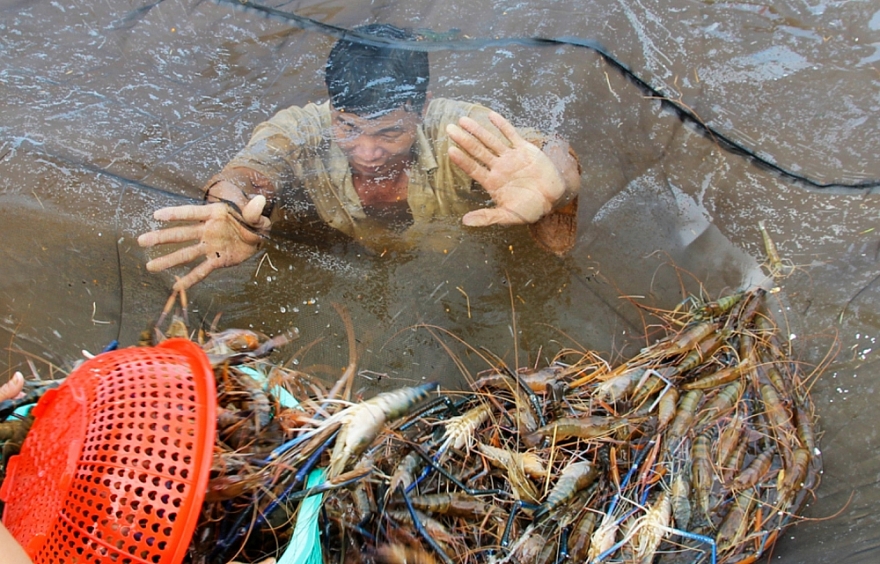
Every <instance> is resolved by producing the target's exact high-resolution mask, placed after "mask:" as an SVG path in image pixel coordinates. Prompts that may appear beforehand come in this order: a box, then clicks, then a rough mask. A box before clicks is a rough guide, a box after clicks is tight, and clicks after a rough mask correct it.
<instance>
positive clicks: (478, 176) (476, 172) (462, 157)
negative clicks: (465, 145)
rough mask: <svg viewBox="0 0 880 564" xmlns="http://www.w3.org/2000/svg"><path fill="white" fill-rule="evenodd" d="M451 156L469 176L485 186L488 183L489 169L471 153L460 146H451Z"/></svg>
mask: <svg viewBox="0 0 880 564" xmlns="http://www.w3.org/2000/svg"><path fill="white" fill-rule="evenodd" d="M449 158H450V159H451V160H452V162H453V163H455V164H456V165H457V166H458V167H459V168H460V169H461V170H463V171H464V172H465V174H467V175H468V176H470V177H471V178H473V179H474V180H476V181H477V182H479V183H480V184H482V185H483V186H484V187H485V185H486V179H487V178H488V176H489V171H487V170H486V169H485V168H483V166H481V165H480V163H478V162H477V161H475V160H474V159H473V157H471V156H470V155H468V154H467V153H465V152H464V151H462V150H461V149H459V148H458V147H450V148H449Z"/></svg>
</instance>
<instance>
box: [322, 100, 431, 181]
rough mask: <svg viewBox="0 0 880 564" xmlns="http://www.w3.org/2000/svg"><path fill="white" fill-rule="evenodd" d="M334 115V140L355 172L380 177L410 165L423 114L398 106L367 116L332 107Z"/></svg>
mask: <svg viewBox="0 0 880 564" xmlns="http://www.w3.org/2000/svg"><path fill="white" fill-rule="evenodd" d="M332 118H333V140H334V141H336V143H337V144H338V145H339V148H340V149H342V152H343V153H345V156H346V157H348V163H349V165H350V166H351V169H352V171H353V172H356V173H359V174H361V175H363V176H366V177H370V178H378V177H381V176H385V175H387V174H389V173H390V172H392V171H394V170H395V169H398V168H399V167H401V166H406V165H407V164H409V161H410V159H411V157H412V147H413V144H414V143H415V142H416V131H417V129H418V126H419V124H420V123H421V115H420V114H419V113H417V112H412V111H407V110H405V109H404V108H398V109H396V110H394V111H393V112H390V113H387V114H384V115H381V116H379V117H375V118H371V119H367V118H362V117H360V116H358V115H356V114H353V113H350V112H339V111H336V110H332Z"/></svg>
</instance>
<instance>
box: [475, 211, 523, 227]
mask: <svg viewBox="0 0 880 564" xmlns="http://www.w3.org/2000/svg"><path fill="white" fill-rule="evenodd" d="M461 222H462V223H463V224H464V225H466V226H468V227H486V226H488V225H520V224H522V223H527V222H526V221H525V220H524V219H523V218H522V216H520V215H517V214H516V213H514V212H512V211H510V210H508V209H505V208H485V209H481V210H474V211H471V212H468V213H466V214H464V216H463V217H462V218H461Z"/></svg>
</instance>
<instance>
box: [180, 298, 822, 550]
mask: <svg viewBox="0 0 880 564" xmlns="http://www.w3.org/2000/svg"><path fill="white" fill-rule="evenodd" d="M764 302H765V292H764V291H763V290H760V289H755V290H749V291H741V292H737V293H735V294H732V295H729V296H725V297H723V298H721V299H719V300H717V301H713V302H700V303H696V304H693V305H692V306H691V307H689V308H684V309H682V310H681V311H676V312H672V313H664V314H663V316H661V318H660V327H661V328H662V329H663V331H664V332H665V335H664V336H663V338H661V339H660V340H658V341H656V342H655V343H654V344H653V345H651V346H649V347H647V348H645V349H643V350H642V351H641V352H640V353H639V354H637V355H635V356H634V357H632V358H630V359H628V360H626V361H625V362H622V363H619V364H617V365H612V364H610V363H609V362H607V361H606V360H603V359H602V358H601V356H600V355H599V354H597V353H594V352H591V351H586V352H585V351H573V350H567V349H566V350H563V351H560V353H559V354H558V355H557V357H556V358H555V359H554V361H553V362H552V363H551V364H549V365H548V366H546V367H544V368H541V369H532V370H514V369H511V368H510V367H508V366H507V365H505V363H504V362H503V361H502V360H501V359H498V358H495V359H493V361H492V364H493V366H492V368H491V369H489V370H487V371H485V372H484V373H481V374H478V375H477V378H476V379H475V381H474V382H473V384H472V389H471V390H467V391H450V390H439V389H438V387H437V386H436V385H434V384H430V383H427V384H423V385H419V386H414V387H408V388H402V389H399V390H395V391H391V392H385V393H380V394H378V395H376V396H375V397H372V398H370V399H366V400H362V401H357V402H352V401H351V398H350V397H349V396H350V393H351V392H350V389H351V381H352V377H353V375H354V372H355V365H356V357H355V355H354V352H353V351H354V349H352V351H351V355H352V358H351V364H350V365H349V367H348V369H347V370H346V372H345V374H344V375H343V377H342V378H341V379H340V380H339V382H337V383H336V385H335V386H333V387H332V388H331V389H327V388H326V387H325V386H324V385H323V384H322V383H321V381H320V380H318V379H315V378H312V377H310V376H308V375H306V374H303V373H301V372H298V371H296V370H293V369H290V368H287V367H285V366H283V365H280V366H279V365H276V364H272V363H270V362H269V361H268V360H266V359H265V358H261V356H262V355H263V354H264V353H265V352H266V350H268V349H271V347H267V346H266V344H265V341H263V342H262V344H260V339H259V338H254V339H252V340H251V343H250V344H248V345H238V346H237V347H233V350H230V349H229V347H225V349H224V348H222V347H221V349H223V350H220V351H218V347H217V342H214V343H213V344H211V343H212V341H210V340H209V341H208V342H206V343H205V347H206V351H207V352H209V356H210V357H211V358H212V362H213V363H214V370H215V375H216V378H217V384H218V386H217V389H218V401H219V406H220V410H219V416H218V434H217V443H216V448H215V456H214V467H213V469H212V475H211V480H210V484H209V489H208V492H207V496H206V500H205V503H204V507H203V512H202V518H201V520H200V522H199V525H198V528H197V530H196V532H195V534H194V537H193V539H192V543H191V546H190V557H189V561H191V562H194V563H202V562H211V563H213V562H228V561H230V560H232V559H235V560H239V561H246V562H256V561H259V560H260V559H262V558H266V557H272V556H275V557H277V556H279V555H280V554H282V552H283V550H284V548H285V546H286V545H287V544H288V542H289V540H290V537H291V532H292V531H293V529H294V524H296V521H297V520H298V519H299V518H300V512H299V509H300V508H301V507H302V505H303V503H304V500H307V499H313V496H320V497H319V498H318V499H320V500H321V508H320V511H319V513H318V518H317V522H318V525H317V530H318V533H319V536H320V543H321V547H322V551H323V558H324V561H325V562H346V563H349V562H350V563H356V562H385V563H389V564H393V563H398V562H409V563H414V562H415V563H423V564H430V563H435V562H442V563H444V564H449V563H477V562H497V563H501V562H521V563H526V562H528V563H539V564H548V563H560V562H563V561H565V560H568V559H571V560H572V561H574V562H635V563H650V562H707V563H713V564H714V563H728V562H730V563H733V562H736V563H747V562H753V561H755V560H757V559H758V558H759V557H761V556H762V555H764V554H766V553H767V552H768V550H769V549H770V548H771V547H772V545H773V543H774V542H775V540H776V538H777V537H778V535H779V533H780V532H781V531H782V530H783V529H785V528H786V527H787V526H789V525H791V524H793V523H794V522H796V521H797V520H798V517H797V512H798V511H799V509H800V508H801V506H802V504H803V501H804V498H805V496H806V495H807V493H808V492H809V491H810V490H811V489H813V488H815V487H816V485H817V480H818V475H819V469H820V451H819V450H818V448H817V444H816V436H815V430H814V428H815V416H814V414H813V408H812V404H811V401H810V398H809V393H808V385H807V384H808V383H807V380H808V379H809V377H810V375H805V374H804V373H803V372H802V371H803V366H802V365H801V364H800V363H798V362H795V361H793V360H792V358H791V353H790V351H789V350H788V340H787V339H785V338H782V337H781V336H780V335H779V331H778V329H777V327H776V326H775V325H774V324H773V322H772V319H771V316H770V315H769V314H768V312H767V309H766V305H765V303H764ZM350 336H351V335H350ZM214 341H217V339H215V340H214ZM260 347H262V349H261V352H260V354H254V352H253V351H256V350H257V349H258V348H260ZM813 376H815V371H814V373H813ZM282 396H283V397H282ZM284 397H286V398H287V399H286V400H284ZM291 398H295V399H293V400H292V401H291Z"/></svg>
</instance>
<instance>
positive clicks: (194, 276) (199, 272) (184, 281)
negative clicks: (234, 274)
mask: <svg viewBox="0 0 880 564" xmlns="http://www.w3.org/2000/svg"><path fill="white" fill-rule="evenodd" d="M216 269H217V267H216V266H215V265H214V263H213V262H211V261H210V260H206V261H205V262H203V263H202V264H200V265H198V266H197V267H195V268H193V269H192V270H190V271H189V272H187V273H186V276H184V277H183V278H178V279H177V282H175V283H174V289H175V290H188V289H189V288H190V287H191V286H194V285H195V284H198V283H199V282H201V281H202V280H204V279H205V278H206V277H207V276H208V275H209V274H211V273H212V272H214V270H216Z"/></svg>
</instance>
